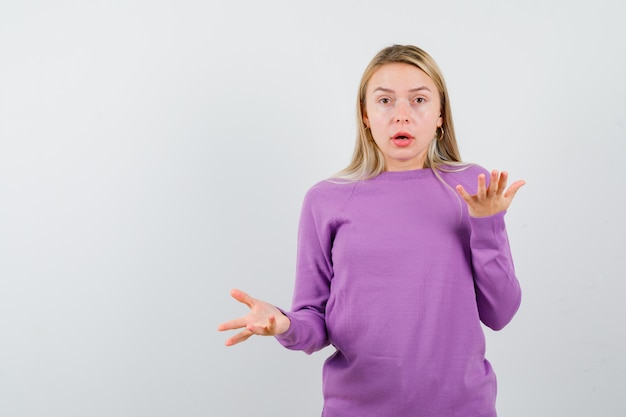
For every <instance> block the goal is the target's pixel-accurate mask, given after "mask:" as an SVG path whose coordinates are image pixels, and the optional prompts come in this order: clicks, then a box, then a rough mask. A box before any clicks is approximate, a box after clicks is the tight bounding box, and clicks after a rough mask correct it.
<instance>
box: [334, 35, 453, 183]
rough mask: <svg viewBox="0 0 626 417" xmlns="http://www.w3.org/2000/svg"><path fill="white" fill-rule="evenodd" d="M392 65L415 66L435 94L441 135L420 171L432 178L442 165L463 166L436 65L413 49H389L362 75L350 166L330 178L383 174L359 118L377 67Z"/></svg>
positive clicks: (379, 155) (382, 162) (377, 152)
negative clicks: (426, 170) (429, 172)
mask: <svg viewBox="0 0 626 417" xmlns="http://www.w3.org/2000/svg"><path fill="white" fill-rule="evenodd" d="M392 63H404V64H409V65H414V66H416V67H417V68H419V69H421V70H422V71H424V72H425V73H426V75H428V76H429V77H430V79H431V80H433V82H434V83H435V85H436V86H437V90H438V91H439V99H440V102H441V117H442V118H443V125H442V130H441V131H442V133H443V135H441V136H438V137H437V139H435V140H433V141H432V142H431V144H430V147H429V148H428V153H427V155H426V160H425V161H424V168H431V169H432V170H433V171H434V172H435V174H437V170H442V171H445V170H446V169H442V165H448V166H462V165H465V164H463V163H462V162H461V155H460V153H459V148H458V145H457V142H456V136H455V134H454V124H453V122H452V110H451V107H450V98H449V96H448V90H447V88H446V84H445V81H444V79H443V75H442V73H441V70H440V69H439V67H438V66H437V63H436V62H435V60H434V59H433V58H432V57H431V56H430V55H428V54H427V53H426V52H425V51H423V50H422V49H420V48H418V47H416V46H413V45H393V46H389V47H387V48H384V49H383V50H381V51H380V52H379V53H378V54H377V55H376V56H375V57H374V58H373V59H372V60H371V61H370V63H369V65H368V66H367V68H366V69H365V71H364V72H363V76H362V77H361V84H360V86H359V94H358V97H357V106H356V120H357V129H358V131H357V136H356V143H355V147H354V153H353V155H352V160H351V161H350V164H349V165H348V166H347V167H346V168H344V169H343V170H341V171H340V172H338V173H337V174H335V175H334V178H342V179H348V180H363V179H368V178H372V177H374V176H376V175H378V174H380V173H381V172H383V171H385V158H384V156H383V154H382V152H381V151H380V149H379V148H378V146H377V145H376V143H375V142H374V138H373V137H372V133H371V130H370V129H368V128H367V127H366V126H365V123H364V122H363V114H364V109H365V93H366V91H367V84H368V83H369V80H370V79H371V78H372V75H373V74H374V73H375V72H376V71H377V70H378V69H379V68H380V67H381V66H383V65H386V64H392ZM438 130H439V129H438ZM437 176H439V175H437Z"/></svg>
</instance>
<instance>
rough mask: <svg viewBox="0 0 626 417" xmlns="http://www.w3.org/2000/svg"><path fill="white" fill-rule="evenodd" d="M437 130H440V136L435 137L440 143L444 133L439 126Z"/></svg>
mask: <svg viewBox="0 0 626 417" xmlns="http://www.w3.org/2000/svg"><path fill="white" fill-rule="evenodd" d="M439 129H441V135H438V136H437V140H438V141H442V140H443V135H444V134H445V131H444V130H443V127H441V126H439Z"/></svg>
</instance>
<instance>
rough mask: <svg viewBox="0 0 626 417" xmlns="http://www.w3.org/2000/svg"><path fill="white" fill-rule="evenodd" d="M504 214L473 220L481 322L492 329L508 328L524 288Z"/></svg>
mask: <svg viewBox="0 0 626 417" xmlns="http://www.w3.org/2000/svg"><path fill="white" fill-rule="evenodd" d="M504 215H505V212H502V213H498V214H496V215H493V216H489V217H480V218H475V217H470V226H471V237H470V246H471V252H472V266H473V270H474V285H475V288H476V302H477V304H478V312H479V315H480V320H481V321H482V322H483V323H484V324H485V325H486V326H488V327H490V328H491V329H493V330H500V329H502V328H503V327H504V326H506V325H507V324H508V323H509V322H510V321H511V319H512V318H513V316H514V315H515V313H516V312H517V310H518V308H519V306H520V303H521V289H520V285H519V282H518V280H517V277H516V276H515V269H514V266H513V258H512V256H511V250H510V246H509V240H508V236H507V233H506V227H505V223H504Z"/></svg>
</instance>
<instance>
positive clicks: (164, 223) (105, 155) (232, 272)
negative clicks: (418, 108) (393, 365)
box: [0, 0, 626, 417]
mask: <svg viewBox="0 0 626 417" xmlns="http://www.w3.org/2000/svg"><path fill="white" fill-rule="evenodd" d="M221 3H222V2H218V1H190V0H182V1H181V0H177V1H174V0H172V1H148V0H144V1H142V0H132V1H111V0H107V1H104V0H103V1H55V2H45V1H18V0H13V1H9V0H1V1H0V415H1V416H3V417H4V416H6V417H26V416H59V417H61V416H62V417H68V416H77V417H79V416H80V417H89V416H122V417H131V416H132V417H135V416H151V417H158V416H168V417H169V416H250V415H258V416H285V417H293V416H298V417H309V416H311V417H313V416H319V414H320V411H321V404H322V401H321V364H322V362H323V360H324V358H325V357H326V356H327V355H328V354H329V353H330V351H329V350H328V349H326V350H324V351H322V352H319V353H317V354H314V355H312V356H307V355H305V354H303V353H301V352H291V351H287V350H285V349H283V348H282V347H280V345H278V343H276V341H274V340H273V339H271V338H258V337H257V338H255V339H253V340H251V341H249V342H248V343H246V344H244V345H240V346H236V347H233V348H226V347H224V345H223V342H224V340H225V339H226V337H227V335H225V334H220V333H218V332H217V331H216V327H217V325H218V324H219V323H220V322H222V321H226V320H228V319H231V318H234V317H237V316H239V315H242V314H243V313H244V312H245V308H244V307H243V306H241V305H239V304H237V303H235V302H234V301H232V300H231V299H230V297H229V294H228V291H229V289H230V288H233V287H239V288H242V289H244V290H246V291H248V292H250V293H251V294H252V295H254V296H257V297H258V298H262V299H266V300H268V301H271V302H273V303H275V304H277V305H280V306H283V307H285V308H288V307H289V305H290V302H291V292H292V289H293V272H294V267H295V240H296V239H295V238H296V228H297V221H298V216H299V210H300V205H301V202H302V197H303V196H304V193H305V192H306V190H307V189H308V188H309V187H310V186H311V185H312V184H313V183H315V182H317V181H319V180H321V179H323V178H326V177H328V176H329V175H331V174H332V173H334V172H336V171H338V170H339V169H341V168H343V167H344V166H345V165H346V164H347V163H348V160H349V157H350V155H351V152H352V147H353V141H354V136H355V121H354V113H355V102H356V90H357V87H358V82H359V78H360V76H361V73H362V71H363V69H364V68H365V66H366V65H367V63H368V62H369V60H370V59H371V58H372V57H373V56H374V55H375V53H376V52H378V50H380V49H381V48H383V47H385V46H388V45H391V44H393V43H411V44H416V45H418V46H420V47H422V48H424V49H425V50H427V51H428V52H429V53H430V54H431V55H432V56H433V57H434V58H435V59H436V60H437V61H438V63H439V65H440V66H441V68H442V70H443V72H444V75H445V77H446V80H447V83H448V87H449V90H450V94H451V98H452V107H453V113H454V118H455V123H456V128H457V134H458V139H459V142H460V147H461V152H462V155H463V157H464V159H465V160H467V161H472V162H477V163H479V164H481V165H483V166H485V167H486V168H489V169H506V170H508V171H509V172H510V174H511V177H512V178H513V179H518V178H523V179H525V180H526V181H527V185H526V186H525V187H524V188H523V189H522V190H521V191H520V192H519V193H518V196H517V198H516V200H515V202H514V205H513V206H512V207H511V209H510V210H509V212H508V214H507V224H508V228H509V236H510V240H511V246H512V249H513V253H514V258H515V262H516V267H517V271H518V275H519V279H520V281H521V284H522V288H523V291H524V300H523V304H522V307H521V309H520V311H519V313H518V315H517V316H516V317H515V319H514V320H513V321H512V322H511V324H510V325H509V326H508V327H507V328H505V329H504V330H502V331H501V332H498V333H494V332H491V331H487V343H488V357H489V359H490V360H491V362H492V364H493V366H494V368H495V370H496V373H497V375H498V378H499V397H498V409H499V412H500V415H502V416H506V417H522V416H524V417H527V416H535V417H544V416H545V417H554V416H569V417H578V416H581V417H582V416H603V417H611V416H623V413H624V409H626V399H625V397H624V396H623V392H624V389H626V359H625V355H624V352H626V337H625V331H624V329H625V328H626V326H625V325H626V323H625V321H626V320H625V318H626V313H625V312H624V306H623V301H624V292H625V291H626V283H625V282H624V281H625V280H624V278H625V275H626V274H625V273H624V270H625V265H624V259H625V257H626V256H625V254H624V249H625V248H626V238H625V235H626V223H625V220H624V213H625V212H626V203H625V202H624V190H625V187H624V179H625V174H624V168H623V166H622V164H623V161H624V156H623V155H624V150H625V142H626V83H625V81H624V74H626V58H625V56H626V53H625V51H626V24H624V17H625V16H626V6H625V3H624V2H623V1H619V0H615V1H610V0H597V1H572V2H563V1H557V0H542V1H523V2H522V1H519V2H514V1H499V2H497V1H488V0H476V1H472V2H465V1H460V0H459V1H437V2H435V1H431V2H419V1H414V0H412V1H388V2H386V1H367V0H358V1H357V0H351V1H316V2H297V1H263V2H261V1H232V2H228V3H226V2H223V3H224V4H221ZM390 417H391V416H390Z"/></svg>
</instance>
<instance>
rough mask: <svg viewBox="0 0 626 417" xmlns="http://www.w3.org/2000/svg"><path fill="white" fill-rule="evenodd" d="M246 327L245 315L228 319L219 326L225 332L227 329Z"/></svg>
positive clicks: (218, 328)
mask: <svg viewBox="0 0 626 417" xmlns="http://www.w3.org/2000/svg"><path fill="white" fill-rule="evenodd" d="M243 327H246V321H245V319H244V318H243V317H241V318H238V319H234V320H230V321H227V322H225V323H222V324H220V325H219V326H217V330H218V331H220V332H223V331H225V330H234V329H241V328H243Z"/></svg>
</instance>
